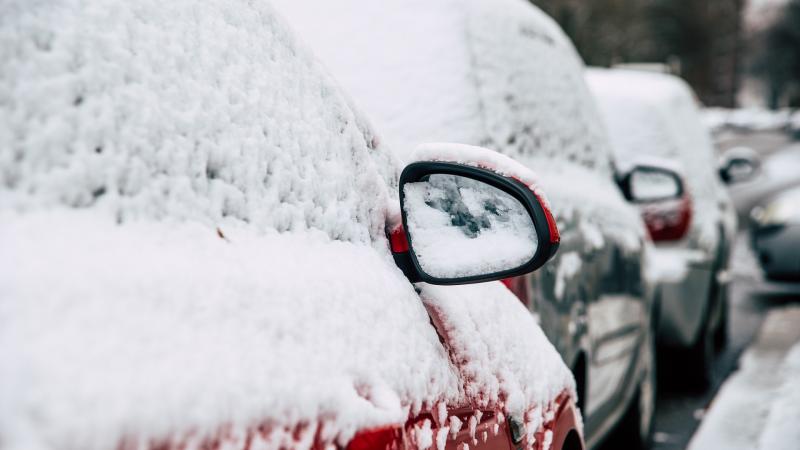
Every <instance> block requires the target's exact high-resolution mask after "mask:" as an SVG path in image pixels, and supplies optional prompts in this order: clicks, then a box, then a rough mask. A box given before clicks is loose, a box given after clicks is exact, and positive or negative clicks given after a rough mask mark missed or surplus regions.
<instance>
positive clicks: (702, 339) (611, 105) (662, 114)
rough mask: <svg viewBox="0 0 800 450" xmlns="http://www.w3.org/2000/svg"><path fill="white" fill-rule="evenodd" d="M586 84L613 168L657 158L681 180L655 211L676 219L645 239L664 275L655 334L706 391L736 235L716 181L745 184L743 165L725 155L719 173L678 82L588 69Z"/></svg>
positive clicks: (722, 325) (722, 324) (721, 334)
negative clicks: (677, 195) (680, 191)
mask: <svg viewBox="0 0 800 450" xmlns="http://www.w3.org/2000/svg"><path fill="white" fill-rule="evenodd" d="M586 79H587V81H588V83H589V86H590V88H591V90H592V93H593V94H594V96H595V98H596V99H597V101H598V104H599V106H600V110H601V111H602V113H603V117H604V118H605V121H606V123H607V124H608V128H609V133H610V135H611V140H612V143H613V144H614V149H615V152H616V159H617V161H619V162H620V163H621V164H625V163H629V162H630V161H636V160H637V159H638V158H642V157H645V158H646V157H659V158H663V159H666V160H671V161H673V162H674V163H675V164H676V165H677V168H676V169H677V170H678V171H679V172H680V173H681V174H682V176H683V181H684V182H685V185H686V191H685V195H684V196H683V198H682V199H681V201H678V202H674V203H673V204H671V205H662V207H661V210H662V211H661V215H662V216H663V215H664V214H671V215H672V216H673V217H676V218H677V219H678V220H675V221H674V222H672V223H671V224H667V225H668V226H667V227H666V228H665V230H664V232H662V233H660V234H655V233H651V234H652V236H653V240H654V241H655V244H656V247H657V252H656V257H657V258H660V259H661V260H662V261H661V263H660V264H661V265H662V266H665V267H667V268H668V270H665V271H663V272H662V273H661V274H660V275H661V278H660V280H659V298H660V301H659V305H660V313H659V325H658V335H659V341H660V343H662V344H664V345H665V346H667V347H672V348H677V349H680V350H681V353H682V354H683V355H685V358H683V359H682V363H683V364H685V365H684V367H685V371H686V372H685V373H684V374H685V375H687V378H688V381H691V382H695V383H698V384H704V383H706V382H707V381H708V377H709V376H710V367H711V362H712V358H713V355H714V346H715V343H716V344H721V343H722V342H724V338H725V333H726V320H727V312H726V311H727V303H726V297H727V284H728V281H729V279H730V276H729V275H728V272H727V271H728V267H729V259H730V252H731V246H732V242H733V240H734V238H735V232H736V212H735V210H734V208H733V206H732V201H731V199H730V196H729V195H728V193H727V191H726V189H725V187H724V184H723V182H722V180H721V177H725V178H726V179H728V180H729V181H735V180H739V179H742V178H745V177H746V174H744V170H740V169H743V168H744V166H745V164H744V163H742V160H741V158H734V157H733V156H734V155H731V157H730V159H728V160H726V164H725V165H723V166H722V167H719V168H718V164H717V158H716V156H715V152H714V148H713V146H712V142H711V138H710V136H709V133H708V130H707V129H706V128H705V126H704V124H703V122H702V121H701V118H700V116H699V113H698V109H697V106H696V104H695V101H694V96H693V94H692V92H691V90H690V88H689V87H688V85H686V83H684V82H683V81H681V80H680V79H679V78H677V77H674V76H671V75H667V74H656V73H646V72H638V71H631V70H621V69H590V70H589V71H588V72H587V75H586ZM748 167H749V168H750V169H753V167H752V166H750V165H748ZM752 171H753V170H749V171H748V172H750V173H752ZM664 208H667V209H664ZM670 209H671V210H670ZM655 218H656V219H658V220H660V218H659V217H655Z"/></svg>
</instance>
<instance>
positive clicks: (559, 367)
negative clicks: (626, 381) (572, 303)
mask: <svg viewBox="0 0 800 450" xmlns="http://www.w3.org/2000/svg"><path fill="white" fill-rule="evenodd" d="M505 294H510V291H508V289H506V288H505V286H503V285H502V284H501V283H499V282H497V283H484V284H478V285H473V286H432V285H423V289H422V293H421V296H422V299H423V301H424V302H425V305H426V306H427V307H428V309H429V311H431V316H432V317H433V320H434V323H436V324H437V326H438V327H439V330H440V332H441V333H442V334H443V335H444V336H445V339H446V340H447V341H449V342H452V344H451V346H450V348H449V351H450V353H451V358H452V360H453V361H454V362H455V363H456V365H457V369H458V371H459V374H460V375H461V376H462V377H463V378H464V379H465V380H469V382H468V384H467V386H466V388H467V395H468V396H469V397H470V398H472V399H473V400H474V401H476V402H477V404H478V405H481V406H482V407H485V408H490V407H491V405H492V403H494V402H495V401H496V400H495V399H497V398H501V399H505V410H506V412H507V413H510V414H512V415H514V416H515V417H517V418H518V419H519V418H523V419H524V420H525V422H526V430H527V432H528V433H529V434H531V436H529V439H530V438H531V437H532V433H534V432H535V431H537V429H538V427H539V425H541V424H542V423H543V420H545V419H546V415H547V412H548V410H549V406H551V405H550V402H551V401H552V400H553V399H554V398H555V397H556V396H557V395H558V394H559V392H560V391H561V390H563V389H569V390H570V392H572V394H573V396H574V381H573V380H572V377H571V375H570V374H569V369H567V366H566V365H564V364H563V362H561V360H560V358H558V357H556V358H540V357H538V356H535V355H539V354H553V355H557V354H556V350H555V348H554V347H553V346H552V344H551V343H550V342H549V341H548V340H547V338H546V337H545V335H544V333H543V332H542V330H541V328H539V326H538V325H537V324H536V323H535V321H534V319H533V316H532V315H531V314H529V313H528V311H527V309H525V307H524V306H523V305H522V303H520V301H519V299H517V298H516V297H515V296H514V295H513V294H512V295H505ZM509 329H513V330H516V331H515V332H514V333H509V332H508V331H507V330H509ZM542 374H548V376H550V377H552V378H553V379H559V380H569V381H568V382H565V383H564V384H561V385H559V384H551V385H549V386H547V385H543V384H542V383H537V382H534V381H535V380H537V379H539V378H541V376H542Z"/></svg>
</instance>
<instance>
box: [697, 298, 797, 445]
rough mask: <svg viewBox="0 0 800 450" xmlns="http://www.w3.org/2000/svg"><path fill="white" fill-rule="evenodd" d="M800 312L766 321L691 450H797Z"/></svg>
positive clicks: (782, 311)
mask: <svg viewBox="0 0 800 450" xmlns="http://www.w3.org/2000/svg"><path fill="white" fill-rule="evenodd" d="M798 321H800V307H796V306H795V307H786V308H777V309H774V310H772V311H770V313H769V314H768V315H767V317H766V319H765V320H764V322H763V324H762V325H761V330H760V331H759V334H758V336H757V338H756V341H755V342H754V343H753V344H751V345H750V347H749V348H748V349H747V351H745V353H744V354H743V355H742V357H741V360H740V362H739V365H740V368H739V370H738V371H737V372H736V373H734V374H733V375H732V376H731V377H730V378H728V380H727V381H726V382H725V384H723V386H722V388H721V389H720V391H719V393H718V394H717V397H716V398H715V399H714V401H713V402H712V404H711V408H710V410H709V411H708V412H707V413H706V415H705V417H704V420H703V423H702V424H701V425H700V428H699V429H698V431H697V433H695V435H694V436H693V437H692V441H691V442H690V443H689V450H694V449H705V448H725V449H730V450H739V449H741V450H751V449H764V450H767V449H769V450H772V449H787V450H788V449H794V448H797V442H798V439H800V435H798V429H797V423H798V422H799V421H800V407H798V403H797V402H798V400H800V385H799V384H798V383H797V379H798V376H800V329H798V327H797V323H798Z"/></svg>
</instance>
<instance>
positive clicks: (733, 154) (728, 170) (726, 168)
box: [719, 147, 760, 184]
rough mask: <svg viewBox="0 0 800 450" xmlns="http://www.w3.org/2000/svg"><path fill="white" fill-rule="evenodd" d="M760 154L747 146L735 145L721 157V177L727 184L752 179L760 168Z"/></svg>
mask: <svg viewBox="0 0 800 450" xmlns="http://www.w3.org/2000/svg"><path fill="white" fill-rule="evenodd" d="M759 165H760V164H759V159H758V154H757V153H756V152H755V151H754V150H752V149H750V148H747V147H735V148H732V149H730V150H728V151H726V152H725V153H724V154H723V155H722V157H721V158H720V167H719V177H720V178H721V179H722V181H723V182H725V183H726V184H734V183H740V182H742V181H747V180H750V179H752V178H753V177H754V176H755V175H756V173H758V169H759Z"/></svg>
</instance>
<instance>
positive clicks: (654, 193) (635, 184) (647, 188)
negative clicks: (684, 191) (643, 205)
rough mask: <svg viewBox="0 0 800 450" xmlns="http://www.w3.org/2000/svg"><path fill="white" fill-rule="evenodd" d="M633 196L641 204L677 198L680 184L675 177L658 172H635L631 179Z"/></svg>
mask: <svg viewBox="0 0 800 450" xmlns="http://www.w3.org/2000/svg"><path fill="white" fill-rule="evenodd" d="M630 189H631V195H632V197H633V198H634V200H636V201H639V202H652V201H656V200H665V199H672V198H676V197H677V196H678V195H680V189H681V187H680V184H679V182H678V180H677V179H676V178H675V176H674V175H672V174H671V173H668V172H662V171H658V170H634V171H633V172H632V173H631V179H630Z"/></svg>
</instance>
